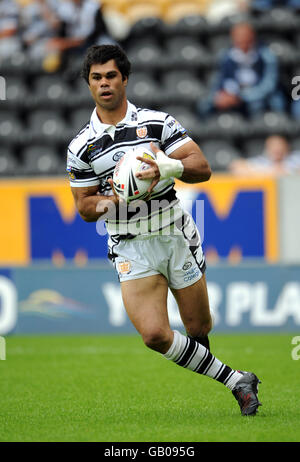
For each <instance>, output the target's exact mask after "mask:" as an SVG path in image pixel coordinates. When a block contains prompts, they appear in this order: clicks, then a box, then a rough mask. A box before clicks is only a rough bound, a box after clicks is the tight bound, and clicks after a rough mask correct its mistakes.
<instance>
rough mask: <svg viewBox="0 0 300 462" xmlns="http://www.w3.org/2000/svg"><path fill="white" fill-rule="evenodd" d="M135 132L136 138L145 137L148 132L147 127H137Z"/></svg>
mask: <svg viewBox="0 0 300 462" xmlns="http://www.w3.org/2000/svg"><path fill="white" fill-rule="evenodd" d="M136 134H137V136H138V138H146V136H147V134H148V130H147V127H140V128H137V129H136Z"/></svg>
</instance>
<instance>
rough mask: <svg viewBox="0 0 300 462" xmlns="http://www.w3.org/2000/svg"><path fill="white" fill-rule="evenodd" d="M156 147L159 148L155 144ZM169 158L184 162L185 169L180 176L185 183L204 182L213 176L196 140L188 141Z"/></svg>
mask: <svg viewBox="0 0 300 462" xmlns="http://www.w3.org/2000/svg"><path fill="white" fill-rule="evenodd" d="M154 148H155V149H157V148H156V147H155V146H154ZM158 151H159V150H158ZM166 157H167V156H166ZM167 158H168V159H169V158H171V159H175V160H179V161H181V162H182V165H183V171H182V175H181V176H178V178H179V179H180V180H181V181H183V182H184V183H202V182H203V181H208V180H209V179H210V177H211V169H210V166H209V163H208V161H207V159H206V158H205V156H204V154H203V152H202V151H201V149H200V148H199V146H198V145H197V144H196V143H195V142H194V141H188V142H187V143H185V144H184V145H183V146H181V147H180V148H178V149H176V150H175V151H174V152H172V154H170V156H169V157H167Z"/></svg>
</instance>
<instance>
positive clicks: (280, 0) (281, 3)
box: [252, 0, 300, 11]
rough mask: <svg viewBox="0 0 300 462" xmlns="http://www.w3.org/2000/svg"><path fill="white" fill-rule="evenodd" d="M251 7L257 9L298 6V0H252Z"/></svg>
mask: <svg viewBox="0 0 300 462" xmlns="http://www.w3.org/2000/svg"><path fill="white" fill-rule="evenodd" d="M252 7H253V8H254V9H255V10H257V11H267V10H270V9H271V8H296V9H298V8H300V0H253V1H252Z"/></svg>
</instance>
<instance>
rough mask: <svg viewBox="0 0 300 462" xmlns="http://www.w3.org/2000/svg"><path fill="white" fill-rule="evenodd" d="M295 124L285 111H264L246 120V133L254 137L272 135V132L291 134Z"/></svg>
mask: <svg viewBox="0 0 300 462" xmlns="http://www.w3.org/2000/svg"><path fill="white" fill-rule="evenodd" d="M294 130H295V126H294V124H293V123H292V121H291V119H290V117H289V116H288V115H287V114H285V113H280V112H273V111H266V112H265V113H264V114H262V115H257V116H256V117H255V118H254V119H253V120H252V121H249V122H248V134H249V135H250V136H253V137H255V138H257V137H262V136H268V135H272V134H274V133H276V134H280V135H286V136H292V135H293V133H294Z"/></svg>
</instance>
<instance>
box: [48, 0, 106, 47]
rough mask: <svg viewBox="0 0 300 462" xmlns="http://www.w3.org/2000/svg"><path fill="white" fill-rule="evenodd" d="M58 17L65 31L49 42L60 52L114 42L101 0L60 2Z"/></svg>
mask: <svg viewBox="0 0 300 462" xmlns="http://www.w3.org/2000/svg"><path fill="white" fill-rule="evenodd" d="M57 13H58V17H59V19H60V21H61V23H62V24H63V33H62V34H61V35H60V36H57V37H55V38H53V39H52V40H51V41H50V42H49V45H48V47H49V49H51V50H55V51H58V52H60V53H64V55H66V54H70V53H74V52H75V53H82V52H83V51H84V50H85V49H86V48H87V47H89V46H90V45H101V44H104V43H105V44H112V43H114V41H113V40H112V39H111V38H110V37H109V35H108V32H107V28H106V24H105V22H104V19H103V16H102V8H101V3H100V1H99V0H64V1H62V2H59V6H58V9H57Z"/></svg>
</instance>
